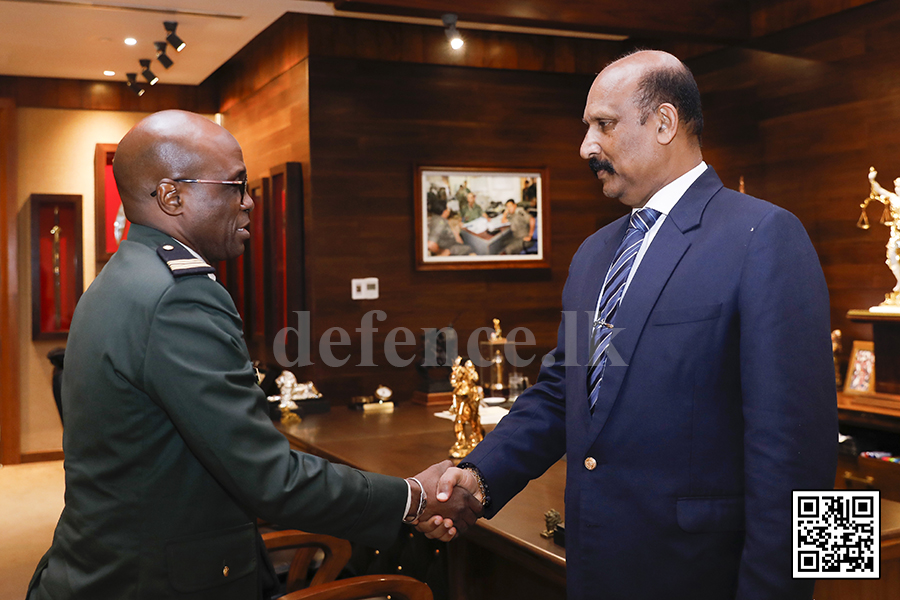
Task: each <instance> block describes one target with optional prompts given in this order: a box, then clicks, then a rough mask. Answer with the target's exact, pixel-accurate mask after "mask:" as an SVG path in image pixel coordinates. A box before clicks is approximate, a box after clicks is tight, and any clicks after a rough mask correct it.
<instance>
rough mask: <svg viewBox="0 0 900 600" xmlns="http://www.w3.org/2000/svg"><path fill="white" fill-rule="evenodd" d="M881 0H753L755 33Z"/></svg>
mask: <svg viewBox="0 0 900 600" xmlns="http://www.w3.org/2000/svg"><path fill="white" fill-rule="evenodd" d="M878 1H881V0H750V2H749V4H750V5H751V10H750V28H751V32H752V33H753V35H754V36H761V35H766V34H769V33H774V32H776V31H782V30H785V29H790V28H791V27H796V26H797V25H801V24H804V23H808V22H810V21H814V20H816V19H821V18H823V17H828V16H832V15H835V14H838V13H840V12H842V11H845V10H847V9H849V8H855V7H858V6H863V5H865V4H870V3H872V2H878Z"/></svg>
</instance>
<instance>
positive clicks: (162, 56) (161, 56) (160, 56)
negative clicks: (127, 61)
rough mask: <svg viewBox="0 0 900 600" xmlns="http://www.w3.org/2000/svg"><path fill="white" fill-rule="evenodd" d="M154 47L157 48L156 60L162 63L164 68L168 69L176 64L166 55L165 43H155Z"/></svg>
mask: <svg viewBox="0 0 900 600" xmlns="http://www.w3.org/2000/svg"><path fill="white" fill-rule="evenodd" d="M153 45H154V46H156V60H158V61H159V62H160V63H162V66H164V67H165V68H167V69H168V68H169V67H171V66H172V65H174V64H175V63H174V62H173V61H172V59H171V58H169V57H168V56H167V55H166V43H165V42H153Z"/></svg>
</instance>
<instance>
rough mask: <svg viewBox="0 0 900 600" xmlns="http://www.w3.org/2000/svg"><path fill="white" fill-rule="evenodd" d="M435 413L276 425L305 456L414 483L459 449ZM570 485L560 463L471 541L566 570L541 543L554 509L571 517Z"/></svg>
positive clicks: (332, 416)
mask: <svg viewBox="0 0 900 600" xmlns="http://www.w3.org/2000/svg"><path fill="white" fill-rule="evenodd" d="M435 412H437V410H436V409H434V408H431V409H429V408H426V407H424V406H420V405H412V404H398V405H396V406H395V408H394V412H393V413H380V414H365V413H362V412H359V411H353V410H350V409H348V408H346V407H343V406H337V407H333V408H332V410H331V412H330V413H326V414H321V415H310V416H308V417H304V419H303V422H302V423H300V424H299V425H291V426H289V427H285V426H282V425H281V424H276V425H277V427H278V428H279V429H280V430H281V431H282V432H283V433H284V434H285V435H286V436H287V437H288V439H289V440H290V441H291V442H292V444H293V445H294V446H295V447H297V448H299V449H300V450H303V451H305V452H309V453H311V454H316V455H318V456H323V457H325V458H327V459H329V460H333V461H335V462H340V463H344V464H347V465H350V466H353V467H356V468H358V469H363V470H366V471H375V472H378V473H384V474H387V475H394V476H397V477H410V476H412V475H415V474H416V473H418V472H420V471H422V470H423V469H425V468H427V467H428V466H430V465H432V464H434V463H436V462H440V461H442V460H444V459H445V458H447V452H448V451H449V449H450V446H452V445H453V440H454V437H453V423H452V422H451V421H448V420H447V419H440V418H438V417H435V416H434V413H435ZM485 429H487V430H490V429H492V426H486V427H485ZM565 481H566V468H565V462H564V461H560V462H559V463H557V464H555V465H553V467H551V468H550V469H549V470H548V471H547V472H546V473H545V474H544V475H543V476H542V477H540V478H539V479H536V480H534V481H532V482H531V483H530V484H528V487H527V488H525V490H523V491H522V492H521V493H520V494H519V495H518V496H516V497H515V498H513V499H512V500H511V501H510V502H509V503H508V504H507V505H506V506H505V507H504V508H503V510H502V511H500V512H499V513H498V514H497V516H495V517H494V518H493V519H490V520H487V519H479V521H478V524H477V526H476V527H475V529H474V530H473V531H471V532H469V533H468V534H467V536H468V537H470V538H472V540H473V541H479V542H487V543H490V542H491V541H497V539H498V538H500V539H505V540H508V541H509V542H512V544H513V546H514V547H515V549H516V550H517V551H524V552H525V553H526V554H530V555H531V556H532V557H533V558H537V559H539V560H541V561H542V562H548V563H550V564H551V565H553V566H554V567H556V568H557V569H562V570H564V569H565V564H566V551H565V549H564V548H562V547H561V546H557V545H556V544H554V543H553V541H552V540H549V539H545V538H543V537H541V535H540V532H541V531H543V529H544V513H545V512H547V511H548V510H549V509H551V508H554V509H556V510H558V511H559V512H560V513H561V514H563V515H564V514H565V511H564V509H565V507H564V500H563V495H564V491H565ZM491 545H492V546H495V544H491Z"/></svg>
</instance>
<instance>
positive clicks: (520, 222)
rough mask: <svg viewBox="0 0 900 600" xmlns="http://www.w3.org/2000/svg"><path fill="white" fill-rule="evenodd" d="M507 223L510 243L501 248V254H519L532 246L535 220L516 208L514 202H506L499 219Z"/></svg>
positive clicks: (522, 209)
mask: <svg viewBox="0 0 900 600" xmlns="http://www.w3.org/2000/svg"><path fill="white" fill-rule="evenodd" d="M501 220H502V221H503V222H504V223H509V228H510V230H511V232H512V241H511V242H509V243H508V244H506V246H505V247H504V248H503V252H502V253H503V254H521V253H522V252H524V251H525V250H528V249H529V248H531V247H532V246H534V244H535V241H534V227H535V218H534V217H532V216H531V215H529V214H528V213H527V212H525V209H524V208H522V207H520V206H516V202H515V200H512V199H509V200H507V201H506V210H505V211H504V212H503V217H502V219H501Z"/></svg>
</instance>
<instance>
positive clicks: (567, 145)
mask: <svg viewBox="0 0 900 600" xmlns="http://www.w3.org/2000/svg"><path fill="white" fill-rule="evenodd" d="M591 81H592V77H591V76H590V75H563V74H552V73H535V72H522V71H507V70H489V69H471V68H459V67H445V66H433V65H421V64H403V63H396V62H382V61H370V60H348V59H326V58H317V57H316V56H312V57H311V58H310V88H309V89H310V146H311V152H312V165H311V169H310V171H311V175H312V178H311V183H312V191H311V193H309V194H307V199H308V200H309V202H310V204H311V210H312V221H313V223H314V226H313V227H311V228H309V229H308V231H307V249H308V256H307V258H306V263H307V268H308V273H309V275H308V281H309V299H310V304H311V310H312V315H313V322H312V327H313V339H314V340H318V339H319V336H321V334H322V333H323V332H324V331H325V330H326V329H327V328H329V327H342V328H343V329H345V330H346V331H347V332H348V333H350V337H351V344H350V346H349V347H348V348H347V349H346V352H344V353H343V354H349V356H350V360H349V362H348V363H347V365H346V366H345V367H342V368H340V369H330V368H328V367H325V366H324V365H322V364H321V363H320V362H319V363H318V364H317V365H316V369H315V370H314V377H315V381H316V383H317V384H319V385H320V386H321V387H323V388H325V389H327V390H328V391H327V392H326V393H328V394H329V395H331V396H332V397H337V398H339V399H346V398H347V397H349V396H350V395H353V394H357V393H360V392H366V393H371V392H372V391H373V390H374V387H375V386H376V385H377V384H378V383H384V384H386V385H388V386H390V387H392V388H393V389H394V390H395V391H396V392H397V397H398V399H405V398H408V397H409V394H410V393H411V392H412V390H413V388H414V386H415V385H416V373H415V371H414V369H413V368H412V367H411V366H410V367H407V368H402V369H401V368H391V367H388V366H386V365H387V361H386V359H385V357H384V354H383V343H384V340H385V337H386V334H387V332H388V331H390V330H391V329H393V328H395V327H407V328H409V329H411V330H412V331H413V332H415V333H416V334H417V335H418V334H420V333H421V331H422V328H425V327H443V326H445V325H448V324H450V323H451V322H452V323H454V325H455V327H456V329H457V331H458V333H459V334H460V338H461V342H462V343H463V344H465V342H466V340H467V338H468V336H469V335H470V333H471V332H472V331H474V330H475V329H476V328H479V327H485V326H490V324H491V319H492V318H494V317H498V318H500V319H501V323H502V326H503V328H504V331H508V330H509V329H510V328H512V327H516V326H520V327H527V328H529V329H530V330H531V331H532V332H533V333H534V334H535V337H536V342H537V347H536V348H535V349H534V352H535V353H537V355H538V357H540V356H541V355H542V354H543V353H545V352H547V351H549V350H550V349H551V348H552V346H553V345H555V341H556V330H557V326H558V324H559V318H560V313H559V311H560V310H561V300H560V294H561V291H562V286H563V283H564V282H565V278H566V275H567V272H568V264H569V261H570V259H571V257H572V255H573V254H574V252H575V250H576V249H577V247H578V245H579V244H580V243H581V242H582V241H583V240H584V238H586V237H587V236H588V235H590V234H591V233H592V232H593V231H594V229H595V225H596V224H597V223H598V222H599V223H600V224H603V223H606V222H609V221H610V220H612V219H614V218H616V217H618V216H619V215H621V214H623V212H624V209H623V208H622V207H620V206H619V205H618V203H616V202H614V201H610V200H606V199H604V198H603V197H602V196H601V194H600V191H599V188H598V186H597V185H596V182H595V181H594V180H593V179H592V178H591V176H590V171H589V170H588V168H587V166H585V165H584V164H583V161H582V160H581V159H580V158H579V157H578V148H579V145H580V143H581V139H582V136H583V125H582V123H581V114H582V112H583V109H584V99H585V97H586V94H587V90H588V88H589V87H590V84H591ZM460 163H467V164H470V165H475V166H477V165H483V164H490V165H495V166H496V165H498V164H506V165H510V166H518V165H533V164H541V165H546V166H547V168H548V169H549V174H550V176H549V181H550V186H549V190H548V193H547V198H546V200H547V201H549V205H550V211H551V215H552V221H553V230H552V243H551V247H552V248H553V251H552V255H551V257H550V260H551V264H552V268H551V269H544V270H539V271H536V272H522V271H521V270H494V271H480V272H479V271H457V272H436V273H435V272H421V271H416V270H415V265H414V255H413V233H414V226H413V206H414V203H413V175H414V166H415V165H416V164H460ZM353 277H378V278H379V279H380V284H381V285H380V287H381V290H380V294H381V297H380V298H379V300H377V301H354V300H351V299H350V290H349V288H350V279H351V278H353ZM373 309H379V310H383V311H385V312H386V313H387V320H386V321H384V322H381V323H376V326H377V327H378V333H376V334H375V335H374V352H373V356H374V362H375V363H376V364H378V365H381V367H380V368H373V367H358V366H354V365H357V364H358V363H359V362H360V358H361V351H360V344H361V336H360V334H359V333H357V332H356V330H357V328H359V327H360V321H361V319H362V316H363V315H364V314H365V313H366V312H367V311H369V310H373ZM342 350H344V349H342ZM461 351H462V352H463V353H465V349H464V348H463V349H462V350H461ZM411 353H412V350H409V351H407V352H405V353H404V352H401V354H402V355H404V356H410V355H411ZM317 354H318V353H317V352H316V349H315V348H313V355H314V360H317V359H316V358H315V356H316V355H317ZM523 354H524V353H523ZM537 365H538V359H536V360H535V362H534V363H533V364H532V366H531V367H530V368H529V369H528V370H527V371H529V374H530V375H531V376H532V381H534V373H535V372H536V368H537ZM320 389H321V388H320Z"/></svg>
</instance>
